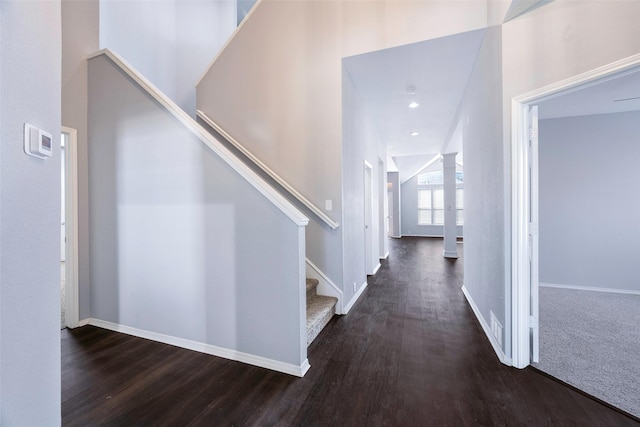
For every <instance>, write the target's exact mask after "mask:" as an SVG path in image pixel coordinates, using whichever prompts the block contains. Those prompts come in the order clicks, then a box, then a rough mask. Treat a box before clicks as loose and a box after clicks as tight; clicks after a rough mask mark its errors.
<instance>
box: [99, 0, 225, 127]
mask: <svg viewBox="0 0 640 427" xmlns="http://www.w3.org/2000/svg"><path fill="white" fill-rule="evenodd" d="M99 28H100V48H109V49H111V50H113V51H114V52H116V53H118V54H119V55H120V56H121V57H123V58H124V59H125V60H126V61H127V62H129V63H130V64H131V65H132V66H133V67H135V68H136V69H137V70H138V71H140V72H141V73H142V74H143V75H144V76H145V77H146V78H147V79H149V80H150V81H151V82H152V83H153V84H155V85H156V86H158V88H160V90H162V91H163V92H164V93H166V94H167V95H168V96H169V97H170V98H171V99H172V100H174V101H175V102H176V103H177V104H178V105H180V106H181V107H182V108H183V109H184V110H185V111H186V112H188V113H189V114H191V115H192V116H195V106H196V99H195V94H196V92H195V86H196V83H197V82H198V79H199V78H200V76H201V75H202V73H204V71H205V70H206V68H207V66H208V65H209V63H210V62H211V61H212V60H213V58H214V57H215V56H216V54H217V53H218V50H219V49H220V48H221V47H222V46H223V45H224V43H225V42H226V41H227V39H228V38H229V36H230V35H231V33H233V31H234V29H235V28H236V2H235V1H231V0H224V1H203V0H165V1H135V0H123V1H101V2H100V27H99Z"/></svg>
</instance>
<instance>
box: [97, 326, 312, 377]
mask: <svg viewBox="0 0 640 427" xmlns="http://www.w3.org/2000/svg"><path fill="white" fill-rule="evenodd" d="M88 324H89V325H92V326H96V327H98V328H102V329H108V330H110V331H115V332H120V333H123V334H127V335H132V336H134V337H138V338H145V339H148V340H152V341H157V342H161V343H164V344H169V345H173V346H176V347H180V348H186V349H188V350H193V351H197V352H199V353H205V354H210V355H212V356H217V357H222V358H224V359H229V360H234V361H237V362H243V363H246V364H248V365H253V366H259V367H261V368H266V369H271V370H272V371H278V372H282V373H285V374H289V375H294V376H296V377H303V376H304V375H305V374H306V373H307V371H308V370H309V368H310V367H311V365H310V364H309V360H308V359H305V360H304V361H303V362H302V364H301V365H300V366H297V365H292V364H290V363H284V362H280V361H277V360H273V359H268V358H265V357H261V356H256V355H254V354H249V353H243V352H241V351H237V350H231V349H228V348H223V347H217V346H215V345H211V344H205V343H201V342H197V341H191V340H186V339H183V338H178V337H173V336H170V335H164V334H160V333H157V332H151V331H146V330H143V329H138V328H133V327H131V326H125V325H120V324H117V323H112V322H107V321H104V320H99V319H89V321H88Z"/></svg>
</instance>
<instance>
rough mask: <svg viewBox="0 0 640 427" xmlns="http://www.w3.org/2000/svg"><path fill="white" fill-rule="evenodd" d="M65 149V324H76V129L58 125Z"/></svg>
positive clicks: (77, 321)
mask: <svg viewBox="0 0 640 427" xmlns="http://www.w3.org/2000/svg"><path fill="white" fill-rule="evenodd" d="M61 131H62V134H64V135H65V141H66V143H65V149H64V150H62V154H63V155H64V156H65V157H64V166H65V173H64V175H65V189H64V193H65V198H64V203H65V209H64V212H65V218H64V222H65V227H64V231H65V240H66V241H65V251H64V252H65V278H66V286H65V290H66V300H65V305H66V324H67V327H69V328H75V327H77V326H78V325H79V319H78V316H79V312H78V304H79V303H78V131H77V130H76V129H72V128H67V127H64V126H63V127H62V128H61Z"/></svg>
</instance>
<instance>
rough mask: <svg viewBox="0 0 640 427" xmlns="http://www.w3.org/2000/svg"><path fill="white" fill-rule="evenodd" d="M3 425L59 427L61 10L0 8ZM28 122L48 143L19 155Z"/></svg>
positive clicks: (15, 4) (44, 5)
mask: <svg viewBox="0 0 640 427" xmlns="http://www.w3.org/2000/svg"><path fill="white" fill-rule="evenodd" d="M0 19H1V25H0V76H1V80H0V93H1V94H2V96H1V97H0V123H1V124H2V126H1V127H0V141H1V143H0V236H1V239H0V264H1V266H2V269H1V270H0V314H1V317H0V336H1V339H0V396H1V400H0V401H1V402H2V403H1V404H0V425H3V426H56V425H60V148H59V147H60V80H61V77H60V67H61V58H60V2H58V1H54V0H50V1H31V2H26V1H6V0H4V1H2V3H1V5H0ZM25 122H28V123H31V124H33V125H36V126H38V127H40V128H42V129H44V130H46V131H48V132H49V133H51V134H52V135H53V137H54V142H55V144H54V154H53V157H52V158H50V159H47V160H41V159H36V158H34V157H29V156H27V155H25V154H24V151H23V145H22V137H23V125H24V123H25Z"/></svg>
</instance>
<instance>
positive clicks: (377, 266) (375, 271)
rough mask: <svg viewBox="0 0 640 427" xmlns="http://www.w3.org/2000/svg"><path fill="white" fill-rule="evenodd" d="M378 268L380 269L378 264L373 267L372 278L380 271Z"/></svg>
mask: <svg viewBox="0 0 640 427" xmlns="http://www.w3.org/2000/svg"><path fill="white" fill-rule="evenodd" d="M380 267H382V264H380V263H378V264H377V265H376V266H375V267H373V274H371V275H372V276H375V275H376V273H377V272H378V270H380Z"/></svg>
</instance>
